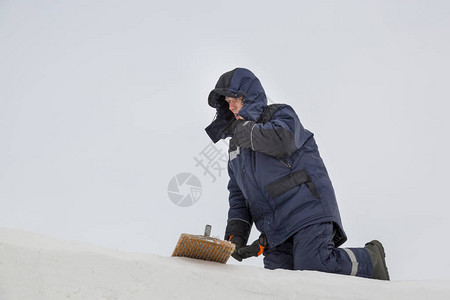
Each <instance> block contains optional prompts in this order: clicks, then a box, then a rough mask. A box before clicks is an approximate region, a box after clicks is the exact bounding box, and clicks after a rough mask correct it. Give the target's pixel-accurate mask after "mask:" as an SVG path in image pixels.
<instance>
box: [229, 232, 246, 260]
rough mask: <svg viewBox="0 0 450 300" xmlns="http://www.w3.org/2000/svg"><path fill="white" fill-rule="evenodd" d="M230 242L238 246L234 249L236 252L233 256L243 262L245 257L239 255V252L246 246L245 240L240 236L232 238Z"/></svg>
mask: <svg viewBox="0 0 450 300" xmlns="http://www.w3.org/2000/svg"><path fill="white" fill-rule="evenodd" d="M229 241H230V242H232V243H233V244H235V245H236V248H234V252H233V253H232V254H231V256H232V257H233V258H234V259H236V260H238V261H242V259H243V257H241V255H239V250H240V249H241V248H242V247H244V246H245V242H244V239H243V238H242V237H241V236H239V235H235V236H232V237H231V238H230V240H229Z"/></svg>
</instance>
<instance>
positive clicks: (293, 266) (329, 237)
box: [264, 223, 373, 278]
mask: <svg viewBox="0 0 450 300" xmlns="http://www.w3.org/2000/svg"><path fill="white" fill-rule="evenodd" d="M333 236H334V229H333V223H319V224H314V225H311V226H308V227H306V228H303V229H301V230H300V231H298V232H297V233H295V234H294V235H293V236H291V237H290V238H289V239H288V240H287V241H285V242H284V243H282V244H280V245H278V246H276V247H270V248H268V249H266V250H265V251H264V267H265V268H266V269H272V270H273V269H287V270H311V271H321V272H327V273H338V274H345V275H355V276H360V277H367V278H371V277H372V270H373V267H372V262H371V260H370V256H369V253H368V252H367V250H366V249H365V248H335V246H334V242H333Z"/></svg>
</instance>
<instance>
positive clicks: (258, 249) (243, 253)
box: [237, 234, 267, 260]
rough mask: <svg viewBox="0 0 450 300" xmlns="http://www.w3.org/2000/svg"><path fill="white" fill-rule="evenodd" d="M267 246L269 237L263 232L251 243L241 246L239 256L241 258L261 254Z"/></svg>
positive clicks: (238, 251)
mask: <svg viewBox="0 0 450 300" xmlns="http://www.w3.org/2000/svg"><path fill="white" fill-rule="evenodd" d="M266 247H267V239H266V236H265V235H264V234H262V235H261V236H260V237H259V239H257V240H256V241H254V242H253V243H252V244H251V245H249V246H245V247H240V248H239V249H238V250H237V256H239V257H240V258H241V260H242V259H245V258H249V257H252V256H260V255H261V254H262V253H263V252H264V249H265V248H266Z"/></svg>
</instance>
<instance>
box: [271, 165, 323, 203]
mask: <svg viewBox="0 0 450 300" xmlns="http://www.w3.org/2000/svg"><path fill="white" fill-rule="evenodd" d="M301 184H306V186H307V187H308V189H309V190H310V191H311V193H312V194H313V195H314V197H316V198H317V199H320V197H319V194H318V193H317V190H316V187H315V186H314V184H313V183H312V182H311V179H310V177H309V175H308V173H306V171H305V170H301V171H297V172H294V173H291V174H289V175H287V176H284V177H281V178H280V179H277V180H275V181H274V182H272V183H269V184H268V185H267V186H266V191H267V192H268V193H269V196H270V197H272V198H276V197H278V196H280V195H281V194H283V193H285V192H287V191H288V190H290V189H292V188H294V187H296V186H299V185H301Z"/></svg>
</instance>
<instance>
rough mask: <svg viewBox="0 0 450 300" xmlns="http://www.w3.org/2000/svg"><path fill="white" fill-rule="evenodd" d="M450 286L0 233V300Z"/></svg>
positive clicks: (390, 295) (426, 292) (380, 292)
mask: <svg viewBox="0 0 450 300" xmlns="http://www.w3.org/2000/svg"><path fill="white" fill-rule="evenodd" d="M449 283H450V281H391V282H384V281H378V280H370V279H363V278H356V277H350V276H342V275H335V274H326V273H320V272H311V271H287V270H275V271H270V270H265V269H263V268H258V267H254V266H242V265H231V264H227V265H223V264H218V263H211V262H205V261H199V260H193V259H188V258H174V257H169V255H168V256H167V257H163V256H158V255H153V254H140V253H128V252H123V251H118V250H112V249H107V248H102V247H99V246H94V245H90V244H86V243H80V242H72V241H65V240H60V239H56V238H52V237H47V236H42V235H38V234H35V233H31V232H25V231H20V230H17V229H7V228H0V299H1V300H20V299H30V300H31V299H32V300H39V299H46V300H48V299H58V300H61V299H83V300H85V299H95V300H100V299H108V300H112V299H127V300H132V299H211V298H214V299H216V300H217V299H396V300H398V299H408V300H411V299H449V298H450V284H449Z"/></svg>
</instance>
